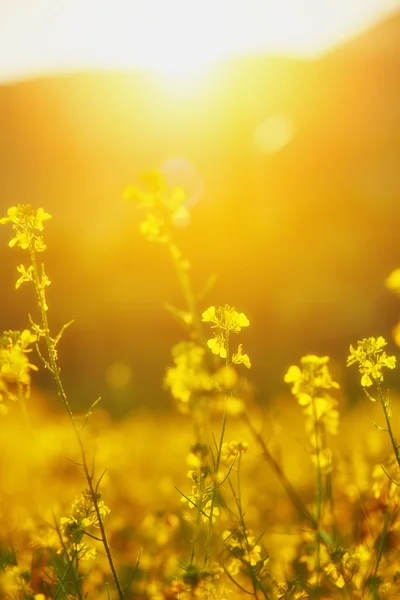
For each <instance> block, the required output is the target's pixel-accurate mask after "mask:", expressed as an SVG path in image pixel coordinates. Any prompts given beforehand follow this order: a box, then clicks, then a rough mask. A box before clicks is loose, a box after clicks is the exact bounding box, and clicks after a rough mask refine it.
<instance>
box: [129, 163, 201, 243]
mask: <svg viewBox="0 0 400 600" xmlns="http://www.w3.org/2000/svg"><path fill="white" fill-rule="evenodd" d="M140 180H141V183H142V185H143V188H144V189H142V188H137V187H135V186H132V185H130V186H128V187H126V188H125V190H124V192H123V198H124V199H125V200H134V201H136V202H137V204H138V206H139V208H145V209H147V210H148V211H149V212H148V213H147V215H146V218H145V220H144V221H143V222H142V223H141V225H140V230H141V233H142V234H143V235H145V236H146V237H147V239H148V240H149V241H151V242H162V243H167V242H168V241H169V237H168V234H167V228H168V225H172V226H178V227H179V226H184V225H187V224H188V223H189V221H190V213H189V210H188V208H187V205H186V202H187V196H186V193H185V191H184V189H183V188H182V187H181V186H174V187H170V186H168V185H167V182H166V180H165V178H164V175H163V174H162V173H160V172H159V171H156V170H152V171H149V172H147V173H144V174H142V175H141V177H140Z"/></svg>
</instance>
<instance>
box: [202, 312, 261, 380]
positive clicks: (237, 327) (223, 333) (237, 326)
mask: <svg viewBox="0 0 400 600" xmlns="http://www.w3.org/2000/svg"><path fill="white" fill-rule="evenodd" d="M202 320H203V322H204V323H210V324H211V327H213V328H215V329H217V330H218V332H215V333H214V337H213V338H211V339H209V340H208V341H207V346H208V347H209V348H210V350H211V352H212V353H213V354H216V355H219V356H220V357H221V358H224V359H226V358H227V357H228V353H229V337H230V334H231V333H232V332H233V333H239V331H241V330H242V328H243V327H248V326H249V325H250V322H249V320H248V318H247V317H246V315H245V314H244V313H238V312H237V311H236V310H235V309H234V308H233V307H230V306H229V305H228V304H226V305H225V306H220V307H218V308H217V309H216V308H215V306H210V308H208V309H207V310H205V311H204V312H203V314H202ZM242 348H243V344H239V346H238V349H237V352H236V353H234V354H233V355H232V363H233V364H244V365H245V367H247V368H248V369H250V367H251V363H250V359H249V356H248V355H247V354H243V352H242Z"/></svg>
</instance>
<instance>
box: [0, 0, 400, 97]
mask: <svg viewBox="0 0 400 600" xmlns="http://www.w3.org/2000/svg"><path fill="white" fill-rule="evenodd" d="M397 2H398V0H353V2H352V3H350V4H351V7H349V3H346V2H345V0H337V2H335V3H334V2H332V3H327V2H326V3H324V2H321V1H320V0H303V2H298V1H296V0H280V1H279V2H275V3H273V2H267V1H266V0H219V1H218V2H215V1H214V0H202V2H198V1H193V2H188V1H187V0H146V2H144V1H143V0H115V2H114V3H110V5H109V6H107V3H103V5H101V4H100V5H99V3H97V2H96V1H95V0H85V2H82V1H81V0H70V1H69V2H65V3H58V4H59V5H58V4H57V3H56V4H57V9H55V3H54V2H52V1H51V0H42V2H41V3H38V4H40V7H36V4H35V3H33V4H32V3H30V2H28V0H15V2H14V3H13V2H11V3H9V7H8V8H2V7H1V6H0V50H1V49H2V50H3V52H0V81H1V80H6V79H12V78H15V77H17V78H18V77H20V76H35V75H36V74H43V73H51V72H63V71H71V70H82V69H84V70H86V69H93V68H94V69H146V70H148V71H151V72H153V73H156V74H158V75H160V76H161V79H164V80H165V83H167V84H168V85H170V86H171V87H172V86H175V87H176V88H177V89H181V91H185V90H187V89H190V88H191V87H193V85H194V84H195V83H196V81H198V80H199V79H201V78H202V75H203V74H204V73H205V72H207V71H208V69H209V68H210V67H212V66H213V65H215V63H218V62H220V61H221V60H223V59H224V58H227V57H233V56H237V55H244V54H258V53H277V54H290V55H297V56H299V57H305V58H312V57H315V56H318V54H320V53H322V52H324V51H326V50H328V49H329V48H331V47H332V46H334V45H335V44H337V43H339V42H340V41H341V40H343V39H345V38H347V37H351V36H352V35H354V34H355V33H356V32H357V30H360V29H362V28H363V27H366V26H367V25H368V24H372V22H374V20H376V18H377V16H378V14H379V13H380V12H381V13H382V14H383V13H384V12H388V11H389V10H390V9H393V7H394V5H395V4H396V3H397ZM378 3H380V8H378ZM0 4H1V3H0ZM6 4H7V3H6ZM34 5H35V6H34ZM5 11H7V12H6V13H5ZM16 32H18V35H15V33H16Z"/></svg>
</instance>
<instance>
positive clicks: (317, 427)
mask: <svg viewBox="0 0 400 600" xmlns="http://www.w3.org/2000/svg"><path fill="white" fill-rule="evenodd" d="M312 407H313V417H314V432H315V453H316V457H317V465H316V490H315V502H316V505H317V528H318V529H319V524H320V520H321V514H322V472H321V447H320V443H319V436H320V425H319V422H318V416H317V408H316V406H315V398H314V397H313V398H312ZM316 541H317V581H318V588H319V587H320V585H321V540H320V537H319V535H318V532H317V540H316ZM318 596H319V592H318Z"/></svg>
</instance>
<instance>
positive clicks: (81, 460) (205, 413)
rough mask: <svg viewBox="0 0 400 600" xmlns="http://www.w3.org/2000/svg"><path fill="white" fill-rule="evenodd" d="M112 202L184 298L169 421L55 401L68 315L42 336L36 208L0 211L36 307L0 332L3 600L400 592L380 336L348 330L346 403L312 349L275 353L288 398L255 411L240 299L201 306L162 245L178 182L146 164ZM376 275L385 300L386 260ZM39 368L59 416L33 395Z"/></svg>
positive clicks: (389, 410)
mask: <svg viewBox="0 0 400 600" xmlns="http://www.w3.org/2000/svg"><path fill="white" fill-rule="evenodd" d="M124 198H125V199H126V200H128V201H133V202H134V203H135V204H136V205H137V207H138V208H139V209H141V210H142V211H143V220H142V222H141V226H140V231H141V234H142V235H144V236H145V237H146V238H147V239H148V240H149V241H150V242H154V243H158V244H160V245H162V246H164V248H165V251H166V253H168V255H169V256H170V259H171V261H172V263H173V265H174V268H175V271H176V275H177V281H178V284H179V285H180V288H181V291H182V296H183V301H184V309H178V308H175V307H172V306H169V310H170V312H171V316H172V317H173V318H175V319H176V320H177V321H179V323H180V324H181V326H182V328H183V330H184V334H183V336H182V341H181V342H180V343H178V344H176V345H175V346H174V347H173V348H172V352H171V357H168V356H166V358H165V364H166V371H165V377H164V381H160V388H161V387H162V386H164V387H165V388H166V389H167V390H168V391H169V392H170V394H171V396H172V398H173V399H174V402H175V404H176V413H175V415H171V414H169V413H168V414H167V413H165V414H164V413H162V412H159V413H152V412H150V411H146V410H142V411H141V412H138V413H137V414H135V415H134V416H133V417H129V418H126V419H124V420H120V421H115V420H112V419H111V417H110V416H109V415H108V413H107V412H106V411H105V410H104V409H103V408H102V406H101V401H100V400H96V401H95V402H94V403H93V405H92V406H91V408H90V410H89V411H88V412H87V413H86V414H75V413H74V412H73V411H72V409H71V401H70V398H69V397H68V392H67V390H65V389H64V384H63V374H62V341H63V340H62V336H63V333H64V331H65V329H66V327H69V326H71V325H72V321H71V322H70V323H67V324H66V325H65V326H64V327H63V328H62V329H61V331H60V332H55V331H53V330H52V328H51V321H52V317H51V307H50V308H49V306H48V304H47V299H46V291H47V288H48V286H50V285H57V281H56V278H54V281H51V280H50V278H49V276H48V274H47V273H46V270H45V266H44V264H43V262H42V256H45V254H43V252H44V251H45V250H46V243H45V235H44V233H43V231H44V229H45V227H46V225H47V221H48V220H49V219H51V215H49V214H48V213H46V212H45V210H44V209H43V208H38V209H33V208H32V207H31V206H29V205H18V206H14V207H12V208H10V209H9V210H8V213H7V216H5V217H4V218H2V219H0V223H1V224H3V225H5V226H8V227H9V228H10V239H11V241H10V243H9V245H10V247H11V248H12V247H13V246H16V247H19V248H20V249H21V250H22V251H24V256H25V257H26V258H25V261H24V263H23V264H20V265H18V266H17V272H18V274H17V276H16V284H15V287H16V288H19V287H20V286H21V285H24V286H25V285H30V286H33V287H34V288H35V291H36V298H37V306H36V307H35V306H33V307H28V308H27V314H29V320H28V318H27V328H26V329H25V330H24V331H4V332H2V334H1V338H0V413H1V423H2V428H1V431H2V433H1V435H0V476H1V479H0V486H1V487H0V598H2V599H4V600H14V599H18V600H56V599H59V600H64V599H67V598H71V599H80V600H82V599H84V598H88V599H90V598H92V599H109V598H110V599H118V600H122V599H123V598H125V599H126V600H129V599H134V598H137V599H141V598H143V599H144V600H172V599H174V598H176V599H181V600H184V599H190V598H207V599H221V600H222V599H232V600H234V599H236V598H245V597H248V596H250V597H251V596H252V597H254V598H256V599H261V598H266V599H268V598H271V599H288V600H289V599H306V598H310V599H329V598H355V599H357V598H372V599H378V598H379V599H386V598H397V597H400V520H399V514H398V513H399V489H398V488H399V486H400V445H399V443H398V441H397V437H396V436H397V432H398V429H399V426H398V415H399V414H400V398H399V397H397V396H396V392H395V391H392V390H390V391H389V390H388V388H389V385H390V373H391V371H392V370H393V369H395V368H396V357H395V356H394V350H390V349H388V347H389V345H388V342H387V341H386V340H385V339H384V338H383V337H380V336H378V337H367V338H364V339H362V340H359V341H357V340H349V341H348V343H349V355H348V359H347V366H349V367H351V369H352V374H353V377H354V378H355V379H356V378H358V380H359V384H360V385H359V390H360V392H359V396H360V399H361V400H360V401H359V402H357V403H354V404H353V405H351V406H350V404H349V402H348V401H347V399H346V398H345V397H343V394H342V392H341V389H340V381H337V377H336V376H335V369H334V368H332V369H331V366H330V361H329V357H327V356H316V355H307V356H303V357H299V360H298V363H297V364H295V365H290V364H288V365H286V375H285V377H284V381H285V382H286V384H287V385H288V395H287V396H286V397H284V398H278V399H276V401H275V402H273V403H272V404H271V405H269V406H260V405H258V404H256V403H255V401H254V399H253V395H252V391H251V390H252V388H251V360H252V356H251V351H250V349H249V348H247V346H246V339H245V333H246V329H247V328H248V327H251V326H252V323H250V322H249V319H248V317H247V316H246V314H245V313H243V312H241V310H240V307H238V309H236V308H234V307H233V306H232V305H230V304H226V305H224V306H214V305H212V303H210V301H209V300H208V299H209V298H212V290H211V291H210V290H207V289H206V290H205V292H204V294H202V295H201V296H199V295H198V294H196V292H195V290H194V289H193V287H192V283H191V277H190V265H189V262H188V260H187V258H186V256H184V255H183V254H182V252H181V250H180V249H179V247H178V246H177V244H176V243H175V240H174V229H175V226H177V225H179V224H180V223H186V222H188V220H189V206H188V203H187V201H186V200H187V199H186V196H185V193H184V191H183V189H182V188H180V187H179V186H177V187H169V186H168V185H167V183H166V181H165V179H164V178H163V176H162V175H161V174H160V173H159V172H157V171H152V172H149V173H146V174H144V175H143V177H142V179H141V185H140V186H139V187H135V186H130V187H128V188H126V190H125V192H124ZM10 226H11V227H12V230H13V233H12V232H11V227H10ZM50 251H51V249H50ZM10 260H13V257H12V252H11V251H10ZM52 279H53V276H52ZM386 285H387V287H388V288H389V289H390V290H391V291H392V292H394V293H397V294H399V293H400V269H399V270H396V271H394V272H393V273H392V274H391V275H390V276H389V277H388V279H387V280H386ZM206 293H207V299H206V298H205V294H206ZM227 301H229V302H234V299H232V298H227ZM71 316H72V317H73V315H71ZM394 340H395V342H396V344H397V345H400V344H399V327H398V326H397V327H395V328H394ZM38 369H46V370H48V371H49V373H50V374H51V376H52V378H53V381H54V389H55V392H56V393H57V396H58V400H59V405H60V407H62V408H63V412H60V410H55V408H54V406H52V405H51V404H50V403H49V401H48V399H47V398H46V397H44V396H43V395H42V394H41V393H40V392H39V391H38V390H37V389H36V387H35V383H34V382H35V371H37V370H38ZM290 394H291V395H290Z"/></svg>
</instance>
